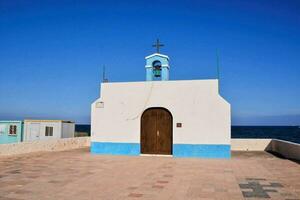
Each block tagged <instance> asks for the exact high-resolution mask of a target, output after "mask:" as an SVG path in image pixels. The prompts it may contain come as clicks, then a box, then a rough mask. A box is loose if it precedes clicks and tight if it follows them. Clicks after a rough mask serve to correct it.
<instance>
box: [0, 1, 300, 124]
mask: <svg viewBox="0 0 300 200" xmlns="http://www.w3.org/2000/svg"><path fill="white" fill-rule="evenodd" d="M157 37H159V38H160V40H161V41H162V43H164V44H165V47H164V48H162V50H161V52H162V53H164V54H167V55H168V56H169V57H170V59H171V63H170V64H171V72H170V73H171V74H170V78H171V79H173V80H179V79H205V78H216V74H217V73H216V49H219V54H220V67H221V72H220V74H221V80H220V81H221V94H222V96H223V97H224V98H225V99H227V100H228V101H229V102H230V103H231V106H232V123H233V124H239V125H296V124H297V125H300V1H298V0H294V1H288V0H287V1H283V0H281V1H279V0H249V1H246V0H243V1H213V0H209V1H200V0H197V1H178V2H177V1H141V0H139V1H112V0H110V1H83V0H82V1H61V0H60V1H30V0H28V1H21V0H20V1H14V0H0V119H24V118H52V119H54V118H55V119H56V118H60V119H70V120H75V121H76V122H77V123H89V122H90V105H91V103H92V102H93V101H94V100H95V99H96V98H97V97H98V96H99V84H100V82H101V76H102V66H103V65H104V64H105V65H106V69H107V76H108V78H109V80H110V81H112V82H115V81H143V80H145V69H144V65H145V60H144V57H145V56H147V55H149V54H152V53H153V52H154V51H155V49H154V48H152V47H151V45H152V44H153V43H154V42H155V40H156V38H157Z"/></svg>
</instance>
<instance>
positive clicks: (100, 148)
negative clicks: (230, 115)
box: [91, 142, 230, 158]
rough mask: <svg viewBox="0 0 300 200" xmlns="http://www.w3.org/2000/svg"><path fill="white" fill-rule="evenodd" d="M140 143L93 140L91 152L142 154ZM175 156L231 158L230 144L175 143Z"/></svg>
mask: <svg viewBox="0 0 300 200" xmlns="http://www.w3.org/2000/svg"><path fill="white" fill-rule="evenodd" d="M140 152H141V150H140V144H139V143H115V142H91V153H93V154H109V155H140ZM173 156H174V157H192V158H230V145H224V144H174V145H173Z"/></svg>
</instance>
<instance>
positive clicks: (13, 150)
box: [0, 137, 90, 156]
mask: <svg viewBox="0 0 300 200" xmlns="http://www.w3.org/2000/svg"><path fill="white" fill-rule="evenodd" d="M88 146H90V137H77V138H65V139H50V140H44V141H31V142H21V143H14V144H1V145H0V156H9V155H16V154H23V153H32V152H39V151H63V150H68V149H76V148H81V147H88Z"/></svg>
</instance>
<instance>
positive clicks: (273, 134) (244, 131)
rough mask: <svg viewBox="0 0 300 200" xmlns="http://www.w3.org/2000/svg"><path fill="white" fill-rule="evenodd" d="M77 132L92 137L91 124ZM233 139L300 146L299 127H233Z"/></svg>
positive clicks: (78, 128)
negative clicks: (293, 143)
mask: <svg viewBox="0 0 300 200" xmlns="http://www.w3.org/2000/svg"><path fill="white" fill-rule="evenodd" d="M75 131H76V132H86V133H88V134H89V135H90V132H91V126H90V125H89V124H76V126H75ZM231 137H232V138H272V139H280V140H286V141H290V142H295V143H298V144H300V127H299V126H232V127H231Z"/></svg>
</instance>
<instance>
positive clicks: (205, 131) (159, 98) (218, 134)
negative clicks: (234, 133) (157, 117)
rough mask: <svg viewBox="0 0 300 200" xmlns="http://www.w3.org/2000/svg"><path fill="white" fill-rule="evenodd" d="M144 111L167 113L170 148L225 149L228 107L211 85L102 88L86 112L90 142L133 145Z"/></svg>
mask: <svg viewBox="0 0 300 200" xmlns="http://www.w3.org/2000/svg"><path fill="white" fill-rule="evenodd" d="M101 102H103V104H102V103H101ZM150 107H164V108H166V109H168V110H169V111H170V112H171V113H172V115H173V143H176V144H230V125H231V121H230V105H229V103H227V102H226V101H225V100H224V99H223V98H222V97H221V96H220V95H218V81H217V80H191V81H154V82H127V83H103V84H101V98H100V99H98V100H96V101H95V102H94V103H93V104H92V108H91V109H92V116H91V120H92V126H91V133H92V136H91V140H92V141H94V142H126V143H139V142H140V120H141V119H140V118H141V115H142V113H143V111H144V110H146V109H147V108H150ZM176 123H182V128H177V127H176Z"/></svg>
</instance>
